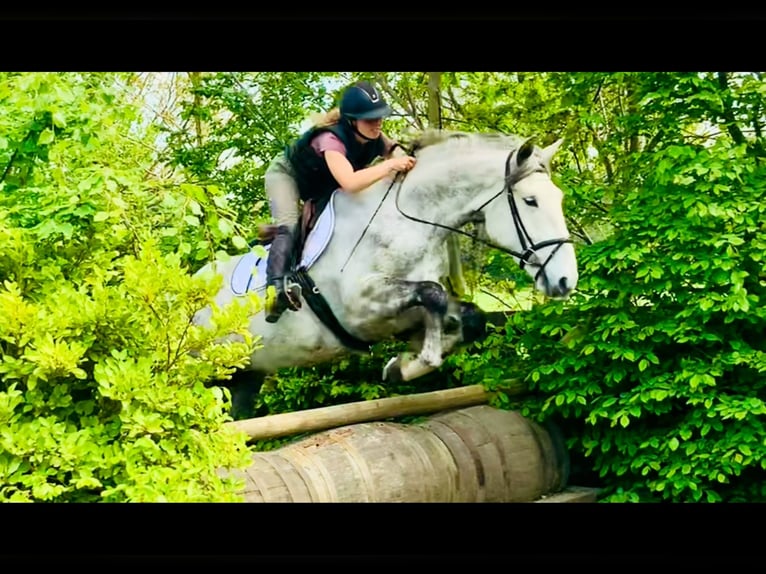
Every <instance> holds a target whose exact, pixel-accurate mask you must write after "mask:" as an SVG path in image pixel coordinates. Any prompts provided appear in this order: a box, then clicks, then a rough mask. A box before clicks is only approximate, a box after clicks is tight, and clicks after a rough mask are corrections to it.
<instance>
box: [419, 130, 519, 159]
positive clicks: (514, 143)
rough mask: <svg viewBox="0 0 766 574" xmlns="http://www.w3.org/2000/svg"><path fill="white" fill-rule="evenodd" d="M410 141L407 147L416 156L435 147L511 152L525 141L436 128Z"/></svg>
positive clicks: (495, 135) (500, 135) (496, 134)
mask: <svg viewBox="0 0 766 574" xmlns="http://www.w3.org/2000/svg"><path fill="white" fill-rule="evenodd" d="M408 139H409V140H410V142H409V145H408V146H407V147H408V148H409V149H410V150H411V152H412V153H413V154H414V155H416V156H417V155H419V154H421V153H422V152H423V150H425V149H428V148H433V147H435V146H440V147H441V148H442V149H448V148H456V147H461V148H464V147H466V146H468V147H473V146H482V147H490V148H494V149H505V150H508V151H510V150H513V149H516V147H518V146H519V145H521V143H522V141H523V139H522V138H521V137H520V136H517V135H513V134H501V133H497V132H464V131H456V130H444V129H434V128H428V129H425V130H422V131H420V132H418V133H415V134H412V135H411V136H410V138H408Z"/></svg>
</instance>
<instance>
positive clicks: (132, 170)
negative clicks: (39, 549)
mask: <svg viewBox="0 0 766 574" xmlns="http://www.w3.org/2000/svg"><path fill="white" fill-rule="evenodd" d="M118 80H119V76H118V75H109V74H103V75H98V74H96V75H79V74H2V75H0V95H3V96H4V97H3V98H0V101H2V102H3V104H2V105H0V128H1V129H0V133H3V134H4V136H3V138H2V141H0V162H2V163H3V165H5V169H4V172H3V174H4V175H3V179H2V180H0V282H1V283H0V376H1V377H2V382H1V383H0V500H12V501H56V502H64V501H66V502H86V501H110V502H113V501H205V500H237V499H239V496H238V495H237V494H236V492H237V489H238V487H239V486H240V484H239V483H238V482H236V481H234V480H233V479H231V478H229V477H223V476H221V475H219V471H220V469H224V468H231V467H243V466H245V465H246V464H247V462H248V449H247V447H246V445H245V437H244V435H242V434H241V433H235V432H233V431H232V430H231V429H230V428H229V427H227V426H225V425H224V424H223V423H225V422H226V421H227V420H230V418H231V417H230V415H229V413H228V408H229V400H230V397H229V395H228V392H227V391H225V390H223V389H221V388H220V387H219V386H217V385H216V384H215V383H216V381H218V380H221V379H226V378H228V377H230V376H231V374H232V373H233V371H234V370H235V369H237V368H240V367H242V366H243V365H244V364H245V361H246V360H247V359H248V357H249V355H250V353H251V352H252V350H253V349H254V346H255V345H256V344H257V341H255V340H254V339H253V337H252V336H251V335H250V334H249V332H248V331H247V324H248V317H249V316H250V315H251V314H252V313H253V312H255V311H256V310H257V309H258V305H260V301H258V300H257V298H255V297H253V298H246V299H243V300H242V302H241V303H242V304H241V305H233V306H231V307H229V308H227V309H221V310H217V311H216V313H215V314H214V321H215V324H214V328H212V329H209V330H202V329H201V328H200V327H198V326H195V325H193V323H192V317H193V315H194V313H195V312H196V311H197V310H198V309H200V308H201V307H203V306H205V305H207V304H208V303H209V302H210V301H211V300H212V296H213V295H214V294H215V293H216V291H217V289H218V287H220V280H215V279H212V278H205V277H193V276H192V275H191V270H190V268H189V266H188V261H186V260H184V259H182V253H180V250H172V249H168V248H167V246H166V248H165V249H162V248H161V247H160V245H159V243H158V242H157V241H156V240H155V239H154V237H153V236H154V235H155V233H154V231H155V226H157V225H158V223H159V222H163V224H164V225H165V226H174V227H175V228H176V229H177V230H178V232H179V234H183V233H186V229H187V225H186V224H185V222H184V221H183V215H184V214H183V212H180V213H179V212H178V210H173V209H163V208H162V207H161V202H159V203H158V201H157V199H158V190H160V189H161V190H162V191H163V192H164V193H172V188H171V187H170V186H165V185H163V184H161V182H158V181H157V180H156V179H154V178H151V177H147V175H146V173H147V167H148V166H149V165H151V161H152V157H151V156H150V155H149V154H148V153H147V152H146V149H151V147H150V146H147V145H146V144H145V143H144V142H141V141H133V140H132V139H131V137H127V134H128V133H130V132H131V129H132V128H131V126H132V125H133V122H134V120H135V119H136V113H137V110H136V109H135V108H133V107H131V106H130V105H127V104H124V102H123V105H115V103H116V98H117V97H118V95H119V93H120V92H119V90H117V89H116V86H118V85H119V82H118ZM133 136H134V137H138V136H137V135H136V134H133ZM150 136H151V134H148V135H147V136H146V137H150ZM158 184H160V185H158ZM158 205H159V207H158ZM230 333H233V334H238V335H239V336H240V339H239V340H238V341H228V340H225V339H224V335H227V334H230Z"/></svg>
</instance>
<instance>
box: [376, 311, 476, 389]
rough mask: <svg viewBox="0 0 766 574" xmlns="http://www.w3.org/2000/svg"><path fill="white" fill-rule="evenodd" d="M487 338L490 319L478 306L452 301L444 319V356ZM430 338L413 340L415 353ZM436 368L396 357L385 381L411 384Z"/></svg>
mask: <svg viewBox="0 0 766 574" xmlns="http://www.w3.org/2000/svg"><path fill="white" fill-rule="evenodd" d="M486 335H487V315H486V313H484V312H483V311H482V310H481V309H480V308H479V307H477V306H476V305H475V304H474V303H470V302H468V301H459V300H457V299H450V307H449V309H448V311H447V314H446V315H445V318H444V323H443V329H442V341H441V348H442V353H441V356H442V357H445V356H447V355H448V354H450V353H451V352H453V351H454V350H455V348H456V347H457V346H458V345H460V344H468V343H473V342H475V341H478V340H481V339H484V337H486ZM426 338H427V335H426V334H425V333H424V332H422V331H421V332H419V333H416V334H415V336H414V337H413V338H412V339H411V341H410V345H411V346H412V348H413V349H422V348H423V345H424V342H425V340H427V339H426ZM433 370H434V367H433V366H431V365H429V364H427V363H426V362H425V361H423V360H422V359H421V357H420V355H418V356H413V355H412V354H411V353H401V354H400V355H398V356H396V357H393V358H392V359H391V360H390V361H389V362H388V363H387V364H386V367H385V369H384V371H383V378H384V379H386V380H389V381H394V382H398V381H411V380H412V379H416V378H418V377H422V376H423V375H426V374H428V373H429V372H431V371H433Z"/></svg>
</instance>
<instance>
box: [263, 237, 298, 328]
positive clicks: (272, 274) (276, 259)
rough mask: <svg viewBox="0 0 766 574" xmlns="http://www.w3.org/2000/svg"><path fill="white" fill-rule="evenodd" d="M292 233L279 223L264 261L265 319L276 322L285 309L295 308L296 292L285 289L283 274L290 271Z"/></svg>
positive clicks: (296, 302)
mask: <svg viewBox="0 0 766 574" xmlns="http://www.w3.org/2000/svg"><path fill="white" fill-rule="evenodd" d="M293 243H294V238H293V234H292V233H291V232H290V229H289V228H288V227H287V226H286V225H280V226H279V228H278V229H277V234H276V235H275V236H274V240H273V241H272V243H271V247H270V248H269V259H268V261H267V262H266V283H267V287H266V302H265V307H266V321H267V322H268V323H276V322H277V321H278V320H279V317H280V316H281V315H282V313H284V312H285V310H286V309H293V310H297V309H298V308H299V307H300V303H299V301H298V300H297V294H296V293H294V292H292V291H289V290H286V286H285V274H287V273H288V272H289V271H290V264H291V262H292V256H293Z"/></svg>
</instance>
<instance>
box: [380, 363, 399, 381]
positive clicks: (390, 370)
mask: <svg viewBox="0 0 766 574" xmlns="http://www.w3.org/2000/svg"><path fill="white" fill-rule="evenodd" d="M383 380H384V381H387V382H390V383H401V382H402V380H403V379H402V362H401V360H400V359H399V357H392V358H391V360H390V361H388V363H386V366H385V367H383Z"/></svg>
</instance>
